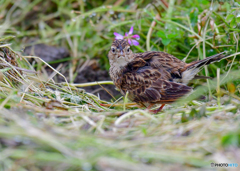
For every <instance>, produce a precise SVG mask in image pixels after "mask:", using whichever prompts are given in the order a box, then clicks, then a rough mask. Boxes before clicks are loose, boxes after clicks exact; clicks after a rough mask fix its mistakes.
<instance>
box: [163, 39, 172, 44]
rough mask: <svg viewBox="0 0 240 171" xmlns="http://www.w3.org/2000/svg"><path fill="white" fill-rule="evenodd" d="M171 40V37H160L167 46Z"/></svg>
mask: <svg viewBox="0 0 240 171" xmlns="http://www.w3.org/2000/svg"><path fill="white" fill-rule="evenodd" d="M170 42H171V39H162V43H163V44H164V45H165V46H167V45H168V44H169V43H170Z"/></svg>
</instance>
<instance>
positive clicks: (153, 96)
mask: <svg viewBox="0 0 240 171" xmlns="http://www.w3.org/2000/svg"><path fill="white" fill-rule="evenodd" d="M228 56H229V55H223V53H220V54H216V55H213V56H211V57H208V58H205V59H203V60H199V61H193V62H191V63H189V64H187V63H185V62H183V61H181V60H179V59H178V58H176V57H174V56H172V55H170V54H168V53H165V52H144V53H133V52H132V51H131V50H130V45H129V43H128V42H127V41H126V40H124V39H121V40H115V41H114V42H113V43H112V46H111V50H110V51H109V53H108V58H109V62H110V66H111V67H110V70H109V73H110V76H111V78H112V80H113V82H114V84H115V85H116V87H117V88H118V89H119V90H120V91H121V94H122V95H125V94H126V93H127V92H128V98H129V99H130V100H132V101H134V102H136V103H138V104H139V105H141V106H145V107H147V109H150V108H151V107H152V106H153V105H154V104H162V106H161V107H160V108H159V109H157V110H151V112H153V113H157V112H159V111H161V109H162V108H163V107H164V105H165V104H168V103H172V102H174V101H176V100H177V99H178V98H180V97H182V96H184V95H186V94H188V93H189V92H191V91H192V88H191V87H189V86H187V85H186V84H187V83H188V82H189V81H190V80H192V79H194V78H202V77H200V76H197V75H196V74H197V73H198V72H199V71H200V70H201V69H202V67H203V66H204V65H208V64H210V63H213V62H216V61H219V60H221V59H224V58H226V57H228Z"/></svg>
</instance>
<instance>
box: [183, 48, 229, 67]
mask: <svg viewBox="0 0 240 171" xmlns="http://www.w3.org/2000/svg"><path fill="white" fill-rule="evenodd" d="M230 55H231V54H226V52H222V53H218V54H216V55H213V56H210V57H207V58H205V59H202V60H199V61H194V62H191V63H189V64H187V67H186V70H189V69H193V68H201V67H202V66H204V65H209V64H211V63H214V62H218V61H220V60H222V59H224V58H228V57H229V56H230Z"/></svg>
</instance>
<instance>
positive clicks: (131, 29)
mask: <svg viewBox="0 0 240 171" xmlns="http://www.w3.org/2000/svg"><path fill="white" fill-rule="evenodd" d="M130 34H133V26H132V27H131V28H130V30H129V32H128V35H130Z"/></svg>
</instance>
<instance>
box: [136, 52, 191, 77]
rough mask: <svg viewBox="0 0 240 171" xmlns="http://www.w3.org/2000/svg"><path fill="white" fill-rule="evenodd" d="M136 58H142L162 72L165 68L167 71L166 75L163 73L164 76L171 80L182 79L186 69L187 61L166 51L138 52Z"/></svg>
mask: <svg viewBox="0 0 240 171" xmlns="http://www.w3.org/2000/svg"><path fill="white" fill-rule="evenodd" d="M136 58H142V59H143V60H144V61H145V62H146V63H147V65H149V66H151V67H153V68H155V69H158V70H159V71H160V72H161V73H162V70H165V71H166V72H167V73H164V74H166V76H165V75H164V74H163V75H162V77H164V76H165V79H166V80H167V77H169V78H168V79H169V80H173V79H181V78H182V71H183V70H184V69H185V65H186V63H184V62H183V61H181V60H180V59H178V58H176V57H174V56H173V55H170V54H168V53H165V52H144V53H139V54H136Z"/></svg>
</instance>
